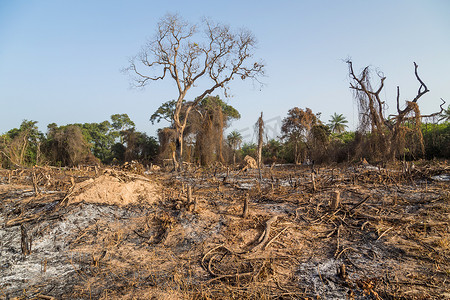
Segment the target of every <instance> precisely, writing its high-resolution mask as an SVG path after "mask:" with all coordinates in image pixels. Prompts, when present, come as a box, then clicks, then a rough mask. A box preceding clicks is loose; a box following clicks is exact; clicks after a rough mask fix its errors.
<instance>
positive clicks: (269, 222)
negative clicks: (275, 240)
mask: <svg viewBox="0 0 450 300" xmlns="http://www.w3.org/2000/svg"><path fill="white" fill-rule="evenodd" d="M277 218H278V216H273V217H272V218H270V219H269V220H267V222H266V228H265V229H264V232H263V233H262V234H261V236H260V238H259V240H260V242H259V244H257V245H256V246H255V247H253V248H252V249H251V250H250V251H249V252H256V251H258V250H259V249H261V248H262V247H264V245H265V244H266V243H267V241H268V240H269V236H270V230H271V226H272V223H274V222H275V221H276V220H277Z"/></svg>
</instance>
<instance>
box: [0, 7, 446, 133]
mask: <svg viewBox="0 0 450 300" xmlns="http://www.w3.org/2000/svg"><path fill="white" fill-rule="evenodd" d="M168 12H171V13H179V14H180V15H181V16H183V17H184V18H186V19H188V20H190V21H194V22H196V21H199V20H200V19H201V18H202V17H204V16H207V17H211V18H212V19H214V20H216V21H220V22H222V23H228V24H230V25H231V26H232V27H234V28H240V27H246V28H248V29H250V30H251V31H252V32H253V33H254V34H255V36H256V37H257V39H258V42H259V48H258V51H257V53H256V55H257V56H258V57H260V58H262V59H263V60H264V61H265V63H266V65H267V69H266V70H267V77H266V78H264V79H263V81H264V82H265V83H266V86H265V87H264V88H263V89H262V90H260V89H258V88H255V87H254V86H253V85H252V83H251V82H238V81H237V80H235V81H234V82H233V85H232V86H231V93H232V95H233V97H231V98H230V99H228V102H229V104H231V105H233V106H234V107H236V108H237V109H238V110H239V111H240V113H241V115H242V119H241V120H240V121H235V122H234V123H233V124H232V126H231V128H230V129H229V130H228V131H230V130H231V129H237V130H242V132H243V135H244V136H246V137H247V138H248V139H251V135H252V131H253V129H252V126H253V124H254V123H255V122H256V119H257V118H258V116H259V114H260V112H261V111H263V112H264V116H265V119H266V120H267V123H268V125H269V128H272V129H274V128H276V127H277V125H278V128H279V121H281V119H282V118H284V117H285V116H286V114H287V111H288V110H289V109H290V108H292V107H295V106H298V107H300V108H306V107H309V108H311V109H312V110H313V111H314V112H322V117H321V119H322V121H324V122H327V121H328V120H329V116H330V115H331V114H333V113H334V112H337V113H342V114H344V115H345V116H346V117H347V119H348V120H349V124H350V126H351V127H355V126H356V125H357V119H358V118H357V108H356V106H355V104H354V101H353V99H352V94H351V92H350V90H349V89H348V86H349V83H348V74H347V66H346V64H345V63H344V62H343V60H344V59H346V58H347V57H351V58H352V59H353V61H354V66H355V69H356V70H359V69H361V68H363V67H364V66H366V65H372V66H374V67H376V68H379V69H380V70H382V71H383V72H384V74H385V76H387V79H386V89H385V92H384V93H383V97H384V98H385V100H386V101H387V103H388V104H389V106H390V107H391V109H394V108H395V93H396V91H395V89H396V86H397V85H399V86H400V88H401V99H402V100H405V99H411V98H412V97H413V96H415V94H416V93H417V89H418V87H419V86H418V83H417V81H416V80H415V77H414V66H413V62H414V61H415V62H417V63H418V64H419V73H420V75H421V77H422V79H423V80H424V81H425V83H426V84H427V85H428V87H429V89H430V90H431V92H430V93H428V94H427V95H426V96H424V97H423V98H422V99H421V101H420V107H421V109H422V112H423V113H430V112H433V111H435V110H437V109H438V106H439V104H440V100H439V98H444V99H445V100H446V101H447V103H449V102H450V75H449V74H450V1H446V0H442V1H437V0H436V1H433V0H427V1H414V0H407V1H383V0H382V1H334V0H333V1H284V0H279V1H265V0H259V1H251V0H248V1H242V0H239V1H235V0H231V1H196V0H193V1H175V0H172V1H133V0H130V1H112V0H109V1H84V0H77V1H56V0H53V1H45V0H42V1H32V0H27V1H21V0H15V1H13V0H10V1H8V0H0V133H4V132H6V131H8V130H9V129H11V128H13V127H18V126H19V125H20V123H21V122H22V120H23V119H28V120H35V121H38V122H39V123H38V125H39V126H40V129H41V130H42V131H44V132H45V131H46V126H47V124H49V123H52V122H55V123H57V124H58V125H64V124H68V123H84V122H101V121H104V120H107V119H109V117H110V115H112V114H115V113H127V114H128V115H129V116H130V117H131V119H132V120H134V121H135V123H136V125H137V129H138V130H139V131H144V132H147V133H148V134H149V135H154V134H155V132H156V129H157V128H158V127H162V126H164V125H166V124H164V123H160V124H155V126H153V125H151V123H150V122H149V121H148V120H149V117H150V115H151V114H152V113H153V112H154V111H155V110H156V108H157V107H158V106H159V105H160V104H161V103H162V102H164V101H167V100H170V99H173V98H175V97H176V96H177V91H176V89H174V85H173V84H172V83H170V82H155V83H153V84H151V85H149V86H148V87H146V88H145V89H144V90H133V89H130V87H129V79H128V77H127V76H126V75H124V74H123V73H121V72H120V70H121V69H122V68H124V67H126V66H127V63H128V58H129V57H131V56H133V55H135V54H136V53H137V52H138V51H139V49H140V47H141V46H142V45H143V44H144V43H145V42H146V40H147V39H148V38H150V37H152V36H153V34H154V30H155V27H156V23H157V22H158V20H159V19H160V18H161V17H162V16H164V15H165V14H166V13H168ZM189 96H192V97H194V96H195V95H188V98H189ZM246 128H247V130H246ZM269 135H270V137H274V136H275V135H276V134H275V133H273V132H272V133H271V132H269Z"/></svg>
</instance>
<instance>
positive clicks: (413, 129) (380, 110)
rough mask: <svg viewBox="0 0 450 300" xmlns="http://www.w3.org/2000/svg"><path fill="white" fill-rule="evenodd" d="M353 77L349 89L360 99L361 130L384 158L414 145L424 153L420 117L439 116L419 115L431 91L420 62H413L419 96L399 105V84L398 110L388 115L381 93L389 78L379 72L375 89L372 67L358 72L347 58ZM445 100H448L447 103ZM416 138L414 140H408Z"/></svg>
mask: <svg viewBox="0 0 450 300" xmlns="http://www.w3.org/2000/svg"><path fill="white" fill-rule="evenodd" d="M347 64H348V67H349V76H350V88H351V89H352V90H353V91H354V97H355V99H356V100H357V102H358V109H359V116H360V128H359V130H360V131H363V132H364V131H365V132H367V131H369V130H370V132H371V133H372V139H374V143H373V144H374V145H376V147H377V149H376V151H377V152H378V153H379V154H380V158H382V159H391V160H393V159H395V158H396V157H397V156H398V155H400V154H402V153H403V152H404V151H405V149H406V147H408V146H410V147H413V148H414V145H419V149H415V151H416V152H419V153H421V154H423V153H424V146H423V137H422V133H421V131H420V124H421V119H422V118H424V117H430V116H432V115H437V114H440V112H442V105H443V104H442V105H441V111H440V112H438V113H435V114H432V115H428V116H422V115H421V114H420V110H419V106H418V103H417V102H418V100H419V99H420V98H421V97H422V96H423V95H425V94H426V93H428V92H429V89H428V88H427V86H426V84H425V83H424V82H423V81H422V79H421V78H420V76H419V74H418V71H417V70H418V65H417V64H416V63H414V73H415V76H416V79H417V81H418V82H419V83H420V86H419V89H418V91H417V95H416V96H415V97H414V99H412V100H411V101H406V105H405V107H404V108H403V109H402V108H401V107H400V87H398V86H397V113H396V114H391V115H389V116H388V117H386V116H385V102H384V101H382V100H381V98H380V93H381V91H382V90H383V88H384V81H385V80H386V77H385V76H383V75H382V74H381V73H377V75H378V77H379V78H380V82H379V86H378V88H377V89H376V90H375V89H374V88H373V87H372V83H371V70H370V68H369V67H365V68H364V69H363V70H362V72H361V74H359V75H356V74H355V72H354V70H353V64H352V61H351V60H347ZM444 103H445V102H444ZM407 140H409V141H410V142H411V141H413V142H412V143H409V144H410V145H408V141H407Z"/></svg>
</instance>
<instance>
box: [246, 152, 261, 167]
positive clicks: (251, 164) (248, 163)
mask: <svg viewBox="0 0 450 300" xmlns="http://www.w3.org/2000/svg"><path fill="white" fill-rule="evenodd" d="M244 161H245V166H246V167H247V169H258V164H257V163H256V160H255V159H254V158H253V157H251V156H249V155H247V156H245V157H244Z"/></svg>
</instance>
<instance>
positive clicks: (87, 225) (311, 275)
mask: <svg viewBox="0 0 450 300" xmlns="http://www.w3.org/2000/svg"><path fill="white" fill-rule="evenodd" d="M314 171H315V172H314V173H313V172H312V170H311V168H310V167H307V166H277V165H273V166H268V167H266V168H265V169H263V171H262V173H261V177H260V175H259V172H258V170H255V169H249V170H247V171H240V170H238V169H236V170H231V169H227V168H225V167H221V166H216V167H211V168H209V169H204V168H195V167H190V169H189V170H188V171H185V172H184V173H182V174H174V173H170V172H166V171H146V172H143V169H142V168H141V166H136V167H130V166H128V167H127V170H125V169H121V170H119V169H115V170H112V169H97V168H93V167H84V168H81V169H57V168H34V169H23V170H14V171H11V170H0V205H1V206H0V224H1V228H0V298H2V299H12V298H14V297H16V299H53V298H55V299H90V298H92V299H118V298H120V299H152V297H153V298H154V299H316V298H320V299H345V298H350V299H446V298H450V294H449V293H448V290H450V283H449V274H450V235H449V220H450V210H449V200H450V188H449V186H450V181H449V179H450V175H449V174H450V167H449V166H448V164H447V163H437V162H435V163H423V165H420V166H416V167H414V168H413V167H412V166H411V164H404V165H397V166H384V167H376V166H371V165H368V164H359V165H341V166H335V167H330V166H327V167H325V166H322V167H320V168H316V169H315V170H314ZM313 174H314V175H313ZM336 200H338V201H336ZM246 201H248V215H247V216H246V217H245V218H244V217H243V209H244V203H245V202H246ZM30 246H31V247H30ZM28 252H29V254H26V255H25V254H24V253H28Z"/></svg>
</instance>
